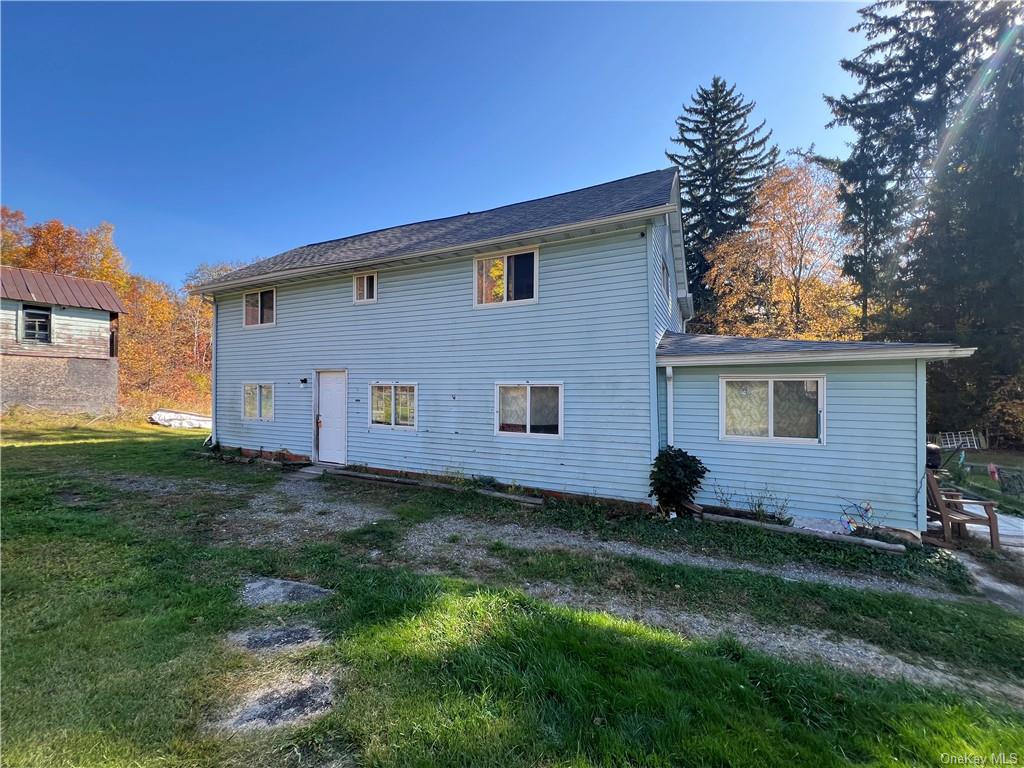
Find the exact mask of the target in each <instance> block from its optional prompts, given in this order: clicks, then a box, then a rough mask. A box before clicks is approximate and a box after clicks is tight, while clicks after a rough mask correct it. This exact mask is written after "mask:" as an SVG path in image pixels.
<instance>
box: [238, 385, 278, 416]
mask: <svg viewBox="0 0 1024 768" xmlns="http://www.w3.org/2000/svg"><path fill="white" fill-rule="evenodd" d="M242 418H243V419H249V420H251V421H273V420H274V385H273V384H243V385H242Z"/></svg>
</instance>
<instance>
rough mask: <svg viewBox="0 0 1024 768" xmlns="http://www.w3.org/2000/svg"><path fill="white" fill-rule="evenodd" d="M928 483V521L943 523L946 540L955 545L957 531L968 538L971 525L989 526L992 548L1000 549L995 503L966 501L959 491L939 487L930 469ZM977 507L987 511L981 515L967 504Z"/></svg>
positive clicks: (927, 477) (927, 471) (944, 539)
mask: <svg viewBox="0 0 1024 768" xmlns="http://www.w3.org/2000/svg"><path fill="white" fill-rule="evenodd" d="M926 482H927V484H928V519H929V520H938V521H939V522H940V523H942V540H943V541H944V542H945V543H946V544H952V542H953V531H954V528H955V530H956V533H957V535H958V536H960V537H962V538H967V536H968V535H969V534H968V532H967V526H968V524H971V525H984V526H988V531H989V539H990V541H991V543H992V549H999V518H998V517H997V516H996V504H995V502H994V501H988V500H983V499H965V498H964V497H963V494H961V493H959V492H956V491H944V490H943V489H942V488H940V487H939V481H938V480H936V479H935V473H934V472H933V471H932V470H930V469H929V470H926ZM968 504H969V505H976V506H980V507H982V508H984V510H985V514H984V515H981V514H978V513H977V512H973V511H971V510H969V509H967V508H966V506H965V505H968Z"/></svg>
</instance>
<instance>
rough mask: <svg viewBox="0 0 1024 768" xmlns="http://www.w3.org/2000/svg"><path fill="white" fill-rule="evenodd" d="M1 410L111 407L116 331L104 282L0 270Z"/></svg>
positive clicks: (115, 306)
mask: <svg viewBox="0 0 1024 768" xmlns="http://www.w3.org/2000/svg"><path fill="white" fill-rule="evenodd" d="M0 293H2V300H0V364H2V379H3V380H2V385H0V393H2V407H3V408H4V409H6V408H8V407H10V406H13V405H25V406H30V407H33V408H43V409H46V410H53V411H65V412H72V413H79V412H82V413H96V414H101V413H111V412H113V411H115V410H116V409H117V325H118V317H119V316H120V315H121V314H123V313H124V312H125V308H124V305H122V303H121V301H120V299H118V298H117V294H115V293H114V289H113V288H112V287H111V286H110V284H109V283H105V282H102V281H100V280H87V279H85V278H80V277H71V276H69V275H57V274H53V273H50V272H38V271H36V270H34V269H19V268H17V267H6V266H5V267H0Z"/></svg>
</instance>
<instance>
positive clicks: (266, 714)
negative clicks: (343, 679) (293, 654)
mask: <svg viewBox="0 0 1024 768" xmlns="http://www.w3.org/2000/svg"><path fill="white" fill-rule="evenodd" d="M333 703H334V689H333V685H332V684H331V680H330V678H328V677H327V676H324V675H317V674H308V675H304V676H302V677H299V678H291V679H289V678H286V679H283V680H277V681H275V682H273V683H269V684H267V685H265V686H262V687H261V688H259V689H257V690H255V691H252V692H251V693H250V694H249V695H247V696H246V697H245V699H244V700H243V701H242V702H241V703H240V704H239V705H238V706H237V707H236V708H235V709H234V710H232V711H231V712H229V713H228V715H227V716H226V717H225V718H224V719H223V720H221V721H220V722H218V723H217V724H216V725H215V727H216V728H218V729H221V730H228V731H254V730H266V729H269V728H278V727H281V726H286V725H299V724H301V723H305V722H308V721H310V720H312V719H314V718H316V717H318V716H320V715H323V714H324V713H326V712H327V711H328V710H329V709H330V708H331V706H332V704H333Z"/></svg>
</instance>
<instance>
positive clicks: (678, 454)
mask: <svg viewBox="0 0 1024 768" xmlns="http://www.w3.org/2000/svg"><path fill="white" fill-rule="evenodd" d="M707 473H708V468H707V467H705V466H704V462H702V461H701V460H700V459H698V458H697V457H696V456H691V455H690V454H688V453H687V452H686V451H684V450H681V449H679V448H673V447H672V446H666V447H665V448H662V449H661V450H660V451H658V456H657V458H655V460H654V462H653V463H652V464H651V492H650V494H648V495H650V496H653V497H654V498H656V499H657V500H658V506H660V507H661V508H662V509H663V510H664V511H665V512H676V513H678V512H680V511H681V510H682V508H683V504H685V503H692V502H693V497H694V495H695V494H696V493H697V489H698V488H700V484H701V482H702V481H703V480H704V475H706V474H707Z"/></svg>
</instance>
